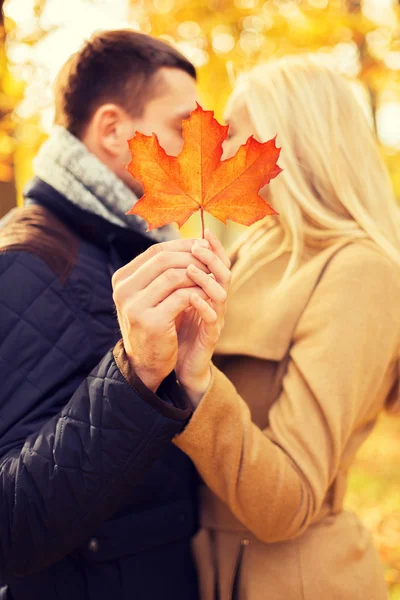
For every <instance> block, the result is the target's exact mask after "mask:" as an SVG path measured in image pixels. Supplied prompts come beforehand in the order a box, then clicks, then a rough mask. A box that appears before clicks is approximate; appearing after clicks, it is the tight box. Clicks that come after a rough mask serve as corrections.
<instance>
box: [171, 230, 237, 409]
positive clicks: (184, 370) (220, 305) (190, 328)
mask: <svg viewBox="0 0 400 600" xmlns="http://www.w3.org/2000/svg"><path fill="white" fill-rule="evenodd" d="M205 237H206V239H207V240H208V242H209V244H210V247H211V249H207V248H202V247H201V246H200V245H199V244H194V245H193V247H192V254H193V256H194V257H195V258H196V259H197V260H198V261H200V262H201V263H203V264H204V265H205V267H207V269H208V271H209V274H207V273H205V272H204V271H202V270H200V269H198V268H197V267H195V266H194V265H189V266H188V267H187V269H186V272H187V275H188V276H189V277H190V279H191V280H192V281H193V283H194V284H195V285H197V286H198V287H199V288H201V289H202V290H203V291H204V293H205V294H206V296H207V298H208V300H205V299H204V298H202V297H201V296H200V295H199V294H198V293H197V292H196V291H193V293H192V294H191V296H190V304H191V306H190V308H188V309H187V310H186V311H185V312H184V313H183V314H182V316H181V318H180V320H179V321H180V322H179V329H178V358H177V363H176V367H175V372H176V375H177V378H178V381H179V383H180V384H181V385H182V386H183V387H184V388H185V390H186V392H187V393H188V394H189V397H190V399H191V400H192V402H193V404H194V405H195V406H197V404H198V403H199V402H200V400H201V398H202V396H203V395H204V392H205V391H206V389H207V387H208V385H209V383H210V380H211V358H212V355H213V352H214V348H215V346H216V343H217V342H218V339H219V336H220V333H221V330H222V328H223V326H224V318H225V312H226V303H227V297H228V290H229V284H230V280H231V272H230V261H229V258H228V257H227V255H226V253H225V251H224V249H223V246H222V244H221V242H220V241H219V240H218V238H217V237H216V236H215V235H213V234H212V233H211V232H210V231H209V230H208V229H207V230H206V232H205Z"/></svg>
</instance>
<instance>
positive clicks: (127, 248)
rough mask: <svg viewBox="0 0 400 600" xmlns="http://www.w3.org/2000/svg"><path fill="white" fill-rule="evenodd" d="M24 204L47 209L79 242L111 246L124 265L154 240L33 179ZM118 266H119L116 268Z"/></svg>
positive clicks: (39, 180) (26, 191)
mask: <svg viewBox="0 0 400 600" xmlns="http://www.w3.org/2000/svg"><path fill="white" fill-rule="evenodd" d="M24 196H25V205H27V206H28V205H30V204H37V205H39V206H43V207H44V208H46V209H47V210H49V211H50V212H51V213H52V214H53V215H54V216H55V217H56V218H58V219H59V220H60V221H61V222H62V223H64V225H66V226H67V227H68V228H69V229H70V230H71V231H73V233H75V234H76V235H77V236H78V237H79V238H80V239H82V240H85V241H87V242H89V243H91V244H94V245H95V246H97V247H99V248H102V249H103V250H105V251H106V252H108V251H109V250H110V247H113V248H114V249H115V250H116V251H117V253H118V255H119V256H120V258H121V260H122V263H123V264H125V263H127V262H129V261H131V260H132V259H133V258H135V257H136V256H137V255H138V254H139V253H140V252H142V251H143V250H146V249H147V248H149V247H150V246H151V245H152V244H153V243H154V241H155V240H154V239H152V238H150V237H149V236H147V235H146V234H145V233H142V232H141V231H139V230H137V231H135V230H132V229H127V228H126V227H120V226H118V225H116V224H114V223H111V222H110V221H108V220H107V219H104V218H102V217H101V216H99V215H96V214H94V213H93V212H90V211H88V210H84V209H83V208H81V207H80V206H78V205H76V204H73V203H72V202H70V201H69V200H68V199H67V198H65V197H64V196H63V194H60V193H59V192H58V191H57V190H55V189H54V188H53V187H52V186H50V185H49V184H47V183H46V182H44V181H42V180H41V179H39V178H38V177H34V178H33V179H32V180H31V181H30V182H29V184H28V185H27V187H26V189H25V190H24ZM119 266H121V265H119Z"/></svg>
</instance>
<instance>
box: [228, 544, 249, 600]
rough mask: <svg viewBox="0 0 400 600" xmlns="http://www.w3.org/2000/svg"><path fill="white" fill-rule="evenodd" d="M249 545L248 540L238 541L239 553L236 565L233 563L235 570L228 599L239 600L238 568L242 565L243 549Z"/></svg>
mask: <svg viewBox="0 0 400 600" xmlns="http://www.w3.org/2000/svg"><path fill="white" fill-rule="evenodd" d="M249 544H250V540H247V539H243V540H240V547H239V552H238V555H237V559H236V563H235V569H234V571H233V578H232V590H231V594H230V597H231V599H232V600H239V575H240V567H241V564H242V560H243V555H244V551H245V548H246V546H248V545H249Z"/></svg>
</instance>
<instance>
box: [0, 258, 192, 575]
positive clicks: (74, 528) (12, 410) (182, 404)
mask: <svg viewBox="0 0 400 600" xmlns="http://www.w3.org/2000/svg"><path fill="white" fill-rule="evenodd" d="M0 311H1V320H0V530H1V535H0V573H1V575H2V577H4V578H6V577H7V576H8V575H10V576H14V575H16V576H24V575H27V574H29V573H33V572H37V571H39V570H41V569H43V568H44V567H46V566H47V565H49V564H51V563H54V562H56V561H57V560H59V559H60V558H62V557H63V556H65V555H66V554H68V553H69V552H71V551H72V550H74V549H75V548H76V547H77V546H79V545H80V544H81V543H82V542H83V541H84V540H85V539H86V538H87V536H88V535H90V534H91V532H93V530H94V529H95V528H96V527H97V526H99V525H100V524H101V522H102V521H103V520H105V519H107V518H109V517H111V516H112V515H113V514H114V513H115V511H116V510H118V509H119V507H120V506H121V504H122V502H123V500H124V498H126V496H127V492H128V490H129V489H130V488H131V487H132V485H134V484H135V482H136V481H137V480H138V478H139V477H140V476H141V475H142V474H143V473H144V472H145V471H146V470H147V469H149V468H150V467H151V465H152V463H153V461H154V460H155V459H157V458H158V457H159V456H160V455H161V453H163V452H164V451H165V450H166V449H167V445H169V443H170V441H171V439H172V438H173V436H174V435H175V434H176V433H178V432H179V431H181V430H182V429H183V427H184V425H185V423H186V421H187V419H188V417H189V415H190V408H189V406H188V402H187V401H186V400H185V398H184V396H181V395H180V392H179V388H178V386H177V384H176V380H175V378H174V377H173V376H171V377H170V378H168V379H167V380H166V381H165V382H164V383H163V387H164V388H165V389H164V390H163V392H162V394H163V396H164V397H168V398H169V400H168V401H163V400H161V398H159V397H158V396H156V395H155V394H152V393H151V392H150V391H149V390H147V388H146V387H145V386H144V384H143V383H142V382H141V381H140V380H139V379H138V378H137V377H135V376H134V374H132V373H131V374H127V371H126V369H125V370H124V373H125V375H126V376H127V377H128V376H129V380H128V379H127V378H126V377H124V375H123V373H122V372H121V370H120V368H119V367H118V364H119V365H120V366H121V368H123V364H124V357H123V347H122V345H121V343H119V344H117V346H116V347H115V349H114V350H110V351H109V352H107V353H106V355H105V356H104V357H103V358H102V359H101V360H100V361H99V362H98V364H97V365H95V366H94V368H93V364H92V363H93V347H92V341H91V339H90V333H89V331H88V329H87V327H86V323H85V321H84V319H83V318H82V316H81V315H80V314H79V311H78V310H77V308H76V304H74V301H73V300H71V298H70V295H69V292H68V290H67V289H66V287H65V286H64V285H62V284H61V283H60V281H59V280H58V278H57V277H56V276H55V275H54V274H53V273H52V271H51V270H50V269H49V268H48V267H47V265H46V264H45V263H44V262H42V261H41V260H40V259H39V258H38V257H36V256H33V255H30V254H29V253H25V252H7V253H0ZM116 361H118V364H117V362H116ZM125 362H126V361H125ZM89 365H91V367H90V368H89ZM172 399H173V401H172Z"/></svg>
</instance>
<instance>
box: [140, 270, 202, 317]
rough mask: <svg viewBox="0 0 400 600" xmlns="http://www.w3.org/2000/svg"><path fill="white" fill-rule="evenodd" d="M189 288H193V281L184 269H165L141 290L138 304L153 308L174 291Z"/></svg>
mask: <svg viewBox="0 0 400 600" xmlns="http://www.w3.org/2000/svg"><path fill="white" fill-rule="evenodd" d="M196 268H197V267H196ZM199 271H200V269H199ZM200 272H202V271H200ZM189 287H193V280H192V279H191V278H190V277H189V275H188V273H187V270H186V269H167V270H166V271H164V273H161V275H159V276H158V277H156V279H154V281H152V282H151V283H150V284H149V285H148V286H147V287H146V288H144V289H143V290H141V292H140V294H139V296H140V302H141V303H142V305H143V306H146V307H150V308H151V307H155V306H157V305H158V304H159V303H160V302H162V301H163V300H165V298H167V297H168V296H169V295H170V294H172V293H173V292H175V291H176V290H179V289H185V288H189Z"/></svg>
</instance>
